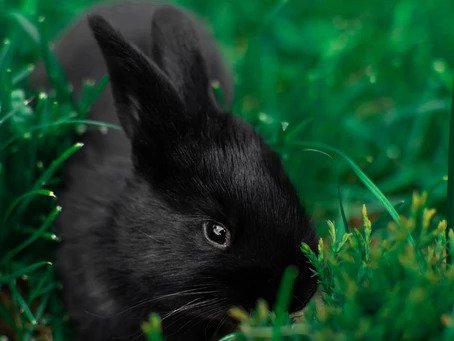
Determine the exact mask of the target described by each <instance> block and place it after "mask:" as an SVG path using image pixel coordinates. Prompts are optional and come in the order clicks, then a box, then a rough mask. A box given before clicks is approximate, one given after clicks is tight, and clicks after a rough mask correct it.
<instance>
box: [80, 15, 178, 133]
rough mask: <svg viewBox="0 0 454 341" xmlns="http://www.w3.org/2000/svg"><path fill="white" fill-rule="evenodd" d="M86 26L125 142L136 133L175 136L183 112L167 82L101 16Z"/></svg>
mask: <svg viewBox="0 0 454 341" xmlns="http://www.w3.org/2000/svg"><path fill="white" fill-rule="evenodd" d="M88 23H89V25H90V28H91V30H92V32H93V35H94V37H95V39H96V41H97V43H98V45H99V47H100V48H101V51H102V54H103V56H104V59H105V61H106V64H107V69H108V73H109V77H110V83H111V87H112V93H113V97H114V100H115V105H116V109H117V115H118V118H119V120H120V123H121V125H122V126H123V129H124V131H125V132H126V134H127V136H128V137H129V139H131V140H132V139H133V138H134V137H135V136H136V135H137V133H141V135H142V136H143V135H147V136H151V137H153V138H155V136H156V135H164V134H165V135H166V136H169V135H170V136H171V134H172V133H176V132H174V131H172V129H176V124H177V123H178V122H180V123H181V124H183V121H184V118H183V116H184V115H183V113H184V112H185V108H184V105H183V102H182V101H181V98H180V96H179V95H178V92H177V90H176V89H175V87H174V86H173V85H172V83H171V81H170V80H169V78H168V77H167V76H166V75H165V74H164V73H163V72H162V71H161V70H159V68H158V67H157V66H156V65H155V64H154V63H153V62H152V61H150V60H149V59H148V58H147V57H146V56H145V55H144V54H143V53H141V52H140V51H139V50H138V49H137V48H135V47H134V46H132V45H130V44H128V43H127V42H126V41H125V40H124V38H123V37H122V35H121V34H120V33H119V32H118V31H116V30H115V29H113V28H112V26H110V24H109V23H108V22H107V21H106V20H104V19H103V18H102V17H101V16H98V15H92V16H89V17H88ZM169 130H170V131H169ZM169 133H170V134H169Z"/></svg>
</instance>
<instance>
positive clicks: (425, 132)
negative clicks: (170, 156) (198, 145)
mask: <svg viewBox="0 0 454 341" xmlns="http://www.w3.org/2000/svg"><path fill="white" fill-rule="evenodd" d="M175 3H177V4H180V5H182V6H184V7H186V8H189V9H191V10H193V11H194V12H195V13H197V14H198V15H199V16H200V17H201V18H203V19H204V20H205V21H206V23H207V24H208V25H209V26H210V27H211V28H212V30H213V33H214V35H215V37H216V39H217V40H218V41H219V43H220V45H221V47H222V50H223V52H224V54H225V56H226V59H227V61H228V62H229V64H230V65H231V67H232V70H233V72H234V75H235V85H236V96H235V104H234V112H235V113H236V114H239V115H241V116H242V117H244V118H246V119H247V120H248V121H250V122H251V123H252V124H254V125H255V126H256V127H257V129H258V130H259V131H260V132H261V133H262V135H263V136H264V137H265V138H266V139H267V141H268V142H269V143H270V144H271V145H272V146H273V148H275V149H276V150H277V151H278V152H279V153H280V154H281V156H282V158H283V160H284V163H285V166H286V169H287V170H288V172H289V173H290V176H291V178H292V180H293V182H294V183H295V185H296V186H297V188H298V191H299V192H300V193H301V197H302V199H303V201H304V203H305V206H306V207H307V210H308V212H309V213H310V215H311V217H312V221H313V223H314V225H316V226H317V228H318V230H319V231H320V232H321V233H322V234H325V233H326V223H325V221H326V219H332V220H334V221H335V222H336V225H337V226H341V225H345V224H348V225H351V226H359V225H361V216H360V214H358V213H359V212H361V205H362V204H363V203H366V204H367V205H368V208H369V216H370V217H371V219H372V220H376V221H377V223H376V226H377V228H380V227H383V226H386V225H387V223H388V222H389V221H390V220H391V217H390V216H389V215H388V214H386V213H385V212H386V210H385V209H384V206H383V204H384V202H383V200H379V199H377V196H376V193H374V192H373V191H371V190H370V188H367V187H366V186H364V185H363V182H362V181H361V176H360V177H358V174H357V173H355V172H354V171H353V170H352V168H351V165H349V163H348V162H346V160H345V158H342V157H339V155H338V154H337V153H333V152H332V149H326V148H323V147H321V148H312V147H307V146H308V145H314V146H315V144H314V143H317V144H318V145H320V144H321V145H322V146H325V145H326V146H329V147H331V148H337V149H338V150H340V151H342V152H344V153H345V154H346V155H348V157H349V160H352V161H354V162H355V163H356V164H357V165H358V166H359V167H360V168H361V169H362V170H363V171H364V172H365V174H367V175H368V176H369V178H370V179H372V181H373V183H374V184H375V185H376V186H377V187H378V188H379V189H380V190H381V191H382V192H383V193H384V194H385V195H386V197H387V199H388V200H389V202H390V203H391V204H392V205H394V206H395V209H396V210H397V211H399V212H401V211H405V210H408V209H409V206H410V204H409V203H410V198H411V195H412V193H413V192H414V191H415V190H426V191H427V192H428V193H429V200H430V203H429V204H430V206H432V207H436V208H437V212H438V213H437V216H436V219H438V220H440V219H441V218H442V217H443V216H445V215H446V211H447V207H446V183H447V163H448V161H447V160H448V122H449V110H450V98H451V93H452V89H451V85H452V79H453V78H454V27H453V25H452V20H453V14H454V2H453V1H451V0H436V1H434V0H432V1H429V0H420V1H413V0H398V1H376V0H371V1H367V2H366V1H358V0H352V1H348V2H338V1H334V0H325V1H297V0H288V1H275V0H254V1H242V0H230V1H202V0H178V1H175ZM92 4H94V1H87V0H68V1H61V2H56V1H52V0H40V1H37V0H22V1H20V0H19V1H18V0H0V27H1V29H0V41H2V42H3V44H2V46H1V49H0V101H1V102H0V104H1V108H0V218H1V219H0V222H1V225H0V250H1V251H0V255H1V260H0V285H1V288H2V290H1V293H0V316H1V317H0V334H1V333H4V334H5V335H8V336H10V337H12V336H13V335H16V337H17V339H27V337H30V335H32V334H33V333H36V331H35V329H36V328H38V329H39V330H40V331H39V335H41V336H43V335H51V334H52V335H53V339H55V340H63V339H65V340H66V339H68V338H69V336H68V335H69V334H67V333H68V332H67V329H66V327H64V323H63V320H64V313H63V312H64V310H63V308H62V307H61V302H60V300H59V296H58V286H59V284H58V281H56V279H55V274H54V271H53V267H52V266H51V265H48V264H47V263H46V262H48V261H52V260H53V250H54V248H55V245H56V242H58V236H55V235H54V234H53V233H52V223H53V220H54V219H55V217H56V216H57V214H58V209H57V208H55V200H54V199H53V196H52V193H51V192H50V190H53V189H56V188H58V185H59V181H60V180H59V179H60V177H59V175H60V174H61V170H60V166H61V164H63V162H64V160H65V159H67V158H68V157H70V155H71V154H72V153H74V152H76V150H77V149H78V148H80V146H78V145H74V143H76V142H77V134H78V133H80V132H81V131H83V130H84V129H85V125H88V126H90V125H89V122H85V123H86V124H85V125H82V124H81V123H83V122H82V121H81V120H84V119H85V117H86V113H87V108H88V107H89V104H90V103H91V101H92V99H93V98H94V96H95V95H96V93H97V91H98V90H99V88H98V87H97V86H93V85H88V86H87V89H86V96H85V97H84V99H83V100H82V101H81V103H73V101H72V100H70V99H69V97H68V93H67V89H66V87H65V84H64V82H63V78H61V77H60V74H59V70H58V67H57V65H56V64H55V63H53V62H52V57H51V54H50V53H49V50H48V48H47V46H48V45H47V42H48V41H52V40H54V39H55V38H56V37H57V36H58V34H59V32H61V31H62V30H63V29H64V28H65V27H66V26H67V25H68V24H69V23H70V21H71V20H72V19H74V18H75V17H77V15H79V14H81V13H82V12H83V11H84V9H86V8H87V7H89V6H91V5H92ZM40 18H45V20H44V21H42V20H40ZM40 56H41V57H42V56H45V59H46V60H47V61H48V63H49V64H51V65H50V66H49V67H50V68H51V69H52V70H53V71H54V73H55V74H56V75H57V76H56V79H57V80H60V83H59V84H56V86H55V89H56V91H54V92H52V93H50V94H47V95H43V94H41V95H38V94H35V93H33V92H32V91H30V90H29V89H27V86H26V80H27V75H28V74H29V73H30V70H31V68H30V65H33V64H34V63H35V62H36V61H37V60H38V59H39V58H40ZM57 83H58V82H57ZM31 101H33V103H34V109H32V108H31V106H30V102H31ZM301 142H306V144H305V146H306V147H301V145H302V144H301ZM307 142H311V143H312V144H310V143H309V144H307ZM325 152H326V153H325ZM327 154H328V155H327ZM340 194H341V196H340ZM340 199H341V200H340ZM340 202H341V203H342V206H343V208H344V211H345V219H342V217H341V214H340V212H341V211H340V209H339V205H340ZM401 202H404V203H403V204H400V203H401ZM37 298H39V299H37ZM49 326H50V327H49ZM49 337H50V336H49ZM48 339H49V338H48Z"/></svg>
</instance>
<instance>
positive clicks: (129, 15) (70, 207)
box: [33, 3, 317, 340]
mask: <svg viewBox="0 0 454 341" xmlns="http://www.w3.org/2000/svg"><path fill="white" fill-rule="evenodd" d="M108 22H109V23H110V24H109V23H108ZM110 25H112V26H113V27H115V29H114V28H113V27H112V26H110ZM117 30H118V31H117ZM90 31H91V32H90ZM120 32H121V33H120ZM91 33H93V35H92V34H91ZM93 37H94V38H93ZM96 44H97V45H98V46H99V47H98V46H96ZM56 54H57V57H58V59H59V60H60V62H61V64H62V65H63V68H64V70H65V71H66V73H67V75H68V78H69V80H70V82H71V83H72V84H73V85H74V88H75V93H76V94H78V93H79V92H80V88H81V84H82V80H83V79H86V78H94V79H99V78H100V77H101V76H102V75H103V74H104V73H105V72H106V68H105V64H106V65H107V71H108V74H109V76H110V89H106V91H104V93H103V94H102V95H101V97H100V98H99V100H98V101H97V103H96V105H95V106H94V107H93V110H92V113H91V118H92V119H97V120H102V121H108V122H113V123H118V122H119V123H120V124H121V127H122V128H123V131H114V130H109V132H108V133H107V134H102V133H101V132H99V131H89V132H87V133H86V134H85V135H84V137H83V140H84V143H85V146H84V148H83V150H81V152H80V153H78V154H77V155H76V156H75V157H74V158H72V160H71V161H70V162H69V164H68V166H67V179H66V182H65V188H64V189H63V190H62V193H61V194H60V203H61V206H62V207H63V211H62V215H61V217H60V218H59V221H58V228H59V233H60V235H61V236H62V239H63V242H62V244H61V246H60V248H59V251H58V255H57V265H58V270H59V274H60V276H61V278H62V281H63V285H64V297H65V301H66V304H67V307H68V310H69V314H70V318H71V319H72V321H73V323H74V326H75V329H76V332H77V335H78V337H79V338H80V339H81V340H110V339H115V340H127V339H134V338H143V336H141V330H140V324H141V322H142V321H144V320H145V319H146V318H147V317H148V315H149V313H150V312H152V311H155V312H158V313H159V314H160V315H161V317H162V318H163V331H164V334H165V336H166V339H167V340H209V339H213V338H214V337H217V336H219V335H222V334H223V333H224V334H225V333H226V332H228V331H230V330H231V328H232V326H233V325H232V324H231V323H229V322H225V321H226V316H227V315H226V313H227V311H228V309H229V308H230V307H231V306H235V305H237V306H242V307H244V308H247V309H250V308H252V307H253V306H254V305H255V303H256V300H257V299H258V298H260V297H262V298H264V299H266V300H267V301H268V302H269V303H271V304H272V303H273V302H274V300H275V295H276V292H277V289H278V285H279V282H280V278H281V275H282V273H283V270H284V269H285V268H286V267H287V266H288V265H290V264H294V265H296V266H297V267H298V269H299V276H298V279H297V282H296V286H295V295H294V298H293V302H292V309H293V310H296V309H300V308H302V307H303V306H304V305H305V304H306V303H307V301H308V300H309V299H310V297H311V296H312V295H313V293H314V291H315V289H316V278H314V276H313V274H312V271H311V269H310V266H309V264H308V261H307V259H306V258H305V257H304V256H303V254H302V253H301V251H300V244H301V242H303V241H304V242H306V243H308V244H309V245H310V246H311V247H312V248H313V249H315V246H316V240H317V237H316V234H315V232H314V230H313V229H312V227H311V226H310V224H309V222H308V218H307V216H306V214H305V212H304V209H303V208H302V207H301V205H300V203H299V199H298V197H297V194H296V192H295V189H294V188H293V186H292V184H291V183H290V181H289V179H288V177H287V175H286V174H285V172H284V169H283V168H282V165H281V162H280V160H279V157H278V156H277V154H276V153H274V152H273V151H272V150H271V149H270V148H269V147H268V146H267V145H266V144H265V143H264V141H263V140H262V138H261V137H260V136H259V135H258V134H257V133H256V132H255V131H254V129H253V128H252V127H251V126H250V125H249V124H247V123H245V122H244V121H242V120H241V119H239V118H238V117H236V116H233V115H231V114H229V113H226V112H224V111H223V110H222V109H221V106H220V105H218V104H217V102H216V100H215V97H214V95H213V91H212V88H211V83H212V82H213V81H218V82H219V83H220V84H221V87H222V90H223V93H224V97H225V99H226V103H227V104H229V103H231V101H232V84H231V83H232V82H231V78H230V76H229V74H228V72H227V70H226V68H225V66H224V65H223V63H222V60H221V57H220V55H219V52H218V50H217V48H216V46H215V44H214V42H213V40H212V38H211V37H210V35H209V34H208V33H207V32H206V31H205V30H204V29H203V28H202V26H201V25H200V24H199V23H198V21H197V20H195V19H194V18H193V16H192V15H190V14H188V13H187V12H185V11H183V10H180V9H177V8H175V7H172V6H168V5H159V6H158V5H151V4H140V3H136V4H131V3H129V4H122V5H113V6H109V7H101V8H97V9H95V10H92V11H91V13H90V14H89V16H88V19H84V20H81V21H80V22H79V23H77V24H76V25H75V26H74V27H73V28H72V29H71V30H70V31H69V32H68V33H66V34H65V35H64V36H63V37H62V38H61V40H60V41H59V43H58V44H57V46H56ZM104 61H105V62H104ZM46 82H47V81H46V76H45V72H44V71H43V70H42V69H41V70H38V71H37V72H36V73H35V75H34V78H33V84H34V86H35V87H42V86H46ZM115 113H116V115H115ZM117 117H118V120H117Z"/></svg>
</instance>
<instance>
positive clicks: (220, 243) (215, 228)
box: [203, 220, 231, 250]
mask: <svg viewBox="0 0 454 341" xmlns="http://www.w3.org/2000/svg"><path fill="white" fill-rule="evenodd" d="M203 234H204V235H205V238H206V240H208V242H209V243H210V244H211V245H213V246H214V247H216V248H218V249H221V250H225V249H226V248H228V247H229V246H230V240H231V238H230V231H229V230H228V229H227V228H226V227H225V226H224V225H222V224H221V223H218V222H216V221H212V220H207V221H204V222H203Z"/></svg>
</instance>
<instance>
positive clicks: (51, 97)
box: [0, 13, 106, 340]
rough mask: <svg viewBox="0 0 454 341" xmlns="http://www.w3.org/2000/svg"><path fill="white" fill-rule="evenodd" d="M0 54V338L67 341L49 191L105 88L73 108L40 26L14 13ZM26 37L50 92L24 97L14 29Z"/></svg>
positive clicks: (90, 91)
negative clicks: (41, 60)
mask: <svg viewBox="0 0 454 341" xmlns="http://www.w3.org/2000/svg"><path fill="white" fill-rule="evenodd" d="M10 20H12V21H14V22H15V26H12V28H11V36H12V37H13V38H14V37H16V39H12V40H9V39H6V40H4V41H3V43H2V44H1V47H0V89H2V92H1V97H0V250H2V251H1V257H0V288H1V295H0V321H1V322H0V334H1V335H5V336H7V337H9V338H11V339H12V340H14V339H19V340H29V339H31V338H32V337H41V338H43V339H46V338H47V339H50V338H52V339H53V340H67V339H68V337H69V336H68V333H67V330H66V327H65V323H64V316H65V313H64V308H63V307H62V303H61V299H60V296H59V289H60V285H59V282H58V280H57V278H56V275H55V269H54V265H53V259H54V254H53V252H54V250H55V246H56V244H57V243H58V242H59V237H58V236H57V235H56V234H55V232H54V229H53V225H54V222H55V219H56V218H57V217H58V215H59V213H60V211H61V207H59V206H57V205H56V201H55V199H56V196H55V194H54V192H53V189H54V188H57V187H58V185H59V184H60V179H61V177H60V176H59V175H60V168H61V166H62V165H63V164H64V162H65V161H66V160H67V159H68V158H70V157H71V156H72V155H73V154H74V153H76V152H77V151H78V150H79V149H80V148H81V147H82V144H80V143H77V142H75V141H74V136H75V135H76V131H77V129H78V128H80V127H81V126H82V125H92V124H93V122H91V121H88V120H85V119H84V118H85V116H86V114H87V112H88V108H89V107H90V106H91V104H92V103H93V101H94V100H95V99H96V96H97V94H99V92H100V91H101V90H102V87H103V86H105V83H106V82H105V81H104V82H102V83H101V84H99V85H97V84H88V85H87V86H86V87H85V89H84V94H85V96H83V97H82V98H81V100H80V101H77V102H75V101H74V100H73V98H72V95H71V92H70V90H69V89H70V88H69V86H68V84H67V83H66V81H65V77H64V75H63V73H62V72H61V69H60V68H59V65H58V63H57V62H56V60H55V59H54V57H53V55H52V53H51V51H50V49H49V46H48V41H47V39H46V38H45V36H44V35H42V34H41V32H42V30H41V28H40V26H39V25H40V24H37V25H35V24H34V23H32V22H31V21H29V20H28V19H27V18H26V17H24V16H22V15H21V14H18V13H15V14H14V15H12V16H11V17H10ZM21 28H22V29H24V30H25V31H27V32H28V34H31V35H32V36H31V37H30V41H31V42H33V43H34V44H36V46H35V48H36V49H37V50H39V51H40V52H41V54H42V55H43V58H44V63H45V65H46V67H47V71H48V73H49V74H52V75H53V76H52V81H53V90H51V91H50V92H49V93H45V92H40V93H34V94H32V93H30V92H28V91H25V90H23V82H24V80H25V79H26V78H27V77H28V75H29V74H30V73H31V72H32V70H33V67H30V66H28V65H26V66H25V67H23V66H18V65H17V63H16V60H15V56H16V55H17V53H18V49H19V48H20V45H19V43H20V42H19V40H17V35H18V31H17V30H18V29H21Z"/></svg>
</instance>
